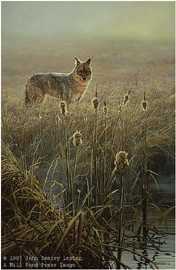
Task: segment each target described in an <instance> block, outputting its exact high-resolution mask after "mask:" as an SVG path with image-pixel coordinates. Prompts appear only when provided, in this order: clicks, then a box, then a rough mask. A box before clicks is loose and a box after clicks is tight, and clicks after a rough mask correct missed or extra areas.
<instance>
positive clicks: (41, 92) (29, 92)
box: [25, 57, 92, 105]
mask: <svg viewBox="0 0 176 270" xmlns="http://www.w3.org/2000/svg"><path fill="white" fill-rule="evenodd" d="M75 60H76V64H75V67H74V69H73V70H72V71H71V72H70V73H37V74H34V75H33V76H32V77H31V78H29V80H28V81H27V84H26V89H25V104H26V105H31V104H35V103H41V102H42V101H43V99H44V97H45V96H46V95H50V96H53V97H56V98H60V99H63V100H65V101H66V102H68V103H70V102H72V101H73V100H80V98H81V97H82V96H83V95H84V93H85V91H86V89H87V87H88V85H89V82H90V80H91V76H92V70H91V67H90V62H91V59H90V58H89V59H88V60H87V61H86V62H82V61H80V60H79V59H78V58H76V57H75Z"/></svg>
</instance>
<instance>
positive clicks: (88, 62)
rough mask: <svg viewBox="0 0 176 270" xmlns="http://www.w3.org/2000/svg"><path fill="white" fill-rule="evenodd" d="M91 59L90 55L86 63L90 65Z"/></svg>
mask: <svg viewBox="0 0 176 270" xmlns="http://www.w3.org/2000/svg"><path fill="white" fill-rule="evenodd" d="M91 60H92V59H91V58H90V57H89V59H88V60H87V61H86V64H88V65H90V62H91Z"/></svg>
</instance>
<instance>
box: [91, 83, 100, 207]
mask: <svg viewBox="0 0 176 270" xmlns="http://www.w3.org/2000/svg"><path fill="white" fill-rule="evenodd" d="M92 105H93V108H94V111H95V121H94V133H93V149H92V150H93V153H92V154H93V156H92V158H93V168H94V173H93V177H92V180H93V182H94V183H93V185H94V187H95V191H94V192H95V196H93V197H94V202H95V205H96V204H97V203H98V189H99V182H98V173H97V127H98V106H99V101H98V94H97V87H96V92H95V97H94V98H93V99H92Z"/></svg>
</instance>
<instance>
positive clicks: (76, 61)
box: [74, 56, 81, 66]
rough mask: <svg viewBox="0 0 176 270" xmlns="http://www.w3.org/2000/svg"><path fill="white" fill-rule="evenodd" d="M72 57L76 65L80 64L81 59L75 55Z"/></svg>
mask: <svg viewBox="0 0 176 270" xmlns="http://www.w3.org/2000/svg"><path fill="white" fill-rule="evenodd" d="M74 59H75V63H76V65H77V66H78V65H79V64H81V61H80V60H79V59H78V58H77V57H76V56H75V57H74Z"/></svg>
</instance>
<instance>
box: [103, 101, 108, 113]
mask: <svg viewBox="0 0 176 270" xmlns="http://www.w3.org/2000/svg"><path fill="white" fill-rule="evenodd" d="M103 112H104V114H107V112H108V108H107V105H106V101H104V106H103Z"/></svg>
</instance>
